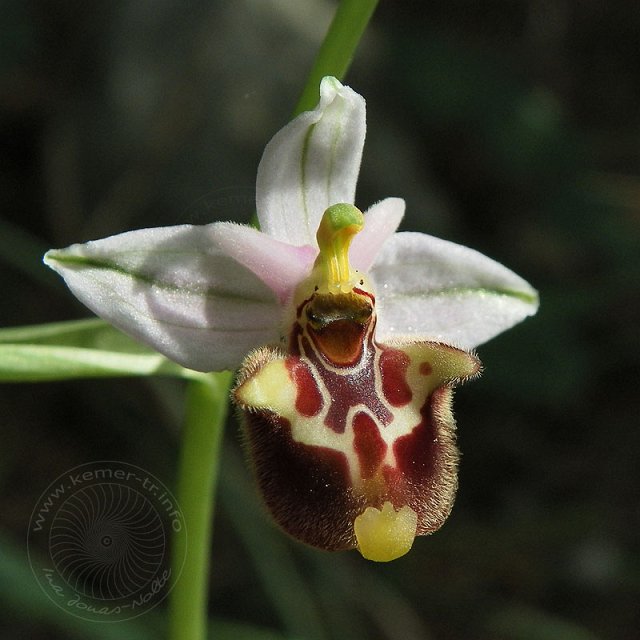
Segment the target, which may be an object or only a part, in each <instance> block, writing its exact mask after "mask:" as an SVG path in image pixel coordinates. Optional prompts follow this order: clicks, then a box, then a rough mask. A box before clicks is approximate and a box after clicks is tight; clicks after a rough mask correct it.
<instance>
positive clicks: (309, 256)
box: [212, 222, 318, 304]
mask: <svg viewBox="0 0 640 640" xmlns="http://www.w3.org/2000/svg"><path fill="white" fill-rule="evenodd" d="M212 237H213V239H214V240H215V242H216V244H217V246H219V247H220V248H221V249H223V250H224V252H225V253H226V254H227V255H229V256H231V257H232V258H234V259H235V260H236V261H237V262H239V263H240V264H242V265H244V266H245V267H247V269H250V270H251V271H252V272H253V273H254V274H255V275H256V276H258V278H260V280H262V282H264V283H265V284H266V285H267V286H268V287H269V288H270V289H271V290H272V291H273V292H274V293H275V294H276V295H277V296H278V299H279V300H280V302H281V303H283V304H284V303H285V302H286V301H287V300H288V299H289V296H290V295H291V293H292V292H293V290H294V289H295V287H296V286H297V285H298V283H299V282H300V281H301V280H303V279H304V278H306V276H307V275H308V274H309V272H310V271H311V267H312V266H313V261H314V260H315V258H316V255H317V254H318V250H317V249H316V248H314V247H311V246H308V245H307V246H304V247H294V246H293V245H290V244H287V243H286V242H281V241H280V240H276V239H275V238H272V237H271V236H268V235H267V234H266V233H262V232H261V231H258V230H257V229H253V228H251V227H247V226H245V225H239V224H233V223H232V222H219V223H216V224H214V225H212Z"/></svg>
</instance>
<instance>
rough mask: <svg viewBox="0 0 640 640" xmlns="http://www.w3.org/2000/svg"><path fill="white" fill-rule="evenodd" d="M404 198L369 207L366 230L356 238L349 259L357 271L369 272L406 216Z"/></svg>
mask: <svg viewBox="0 0 640 640" xmlns="http://www.w3.org/2000/svg"><path fill="white" fill-rule="evenodd" d="M404 209H405V203H404V200H403V199H402V198H386V199H385V200H381V201H380V202H377V203H376V204H374V205H373V206H372V207H369V209H367V211H366V212H365V214H364V228H363V229H362V231H361V232H360V233H358V234H357V235H356V236H354V238H353V240H352V242H351V249H350V252H349V257H350V258H351V262H352V264H353V266H354V267H355V268H356V269H359V270H360V271H369V269H370V268H371V265H372V264H373V262H374V261H375V259H376V256H377V255H378V252H379V251H380V248H381V247H382V245H383V244H384V242H385V240H387V238H390V237H391V236H392V235H393V234H394V233H395V232H396V229H397V228H398V227H399V226H400V222H401V221H402V218H403V216H404Z"/></svg>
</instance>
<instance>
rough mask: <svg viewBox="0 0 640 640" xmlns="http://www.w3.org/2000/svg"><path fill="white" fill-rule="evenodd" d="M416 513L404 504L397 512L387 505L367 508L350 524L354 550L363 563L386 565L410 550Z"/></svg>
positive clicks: (415, 526)
mask: <svg viewBox="0 0 640 640" xmlns="http://www.w3.org/2000/svg"><path fill="white" fill-rule="evenodd" d="M417 525H418V514H417V513H416V512H415V511H414V510H413V509H412V508H411V507H409V506H408V505H405V506H403V507H401V508H400V509H399V510H398V511H396V510H395V509H394V508H393V505H392V504H391V503H390V502H385V503H384V504H383V505H382V509H376V508H375V507H367V508H366V509H365V510H364V511H363V512H362V513H361V514H360V515H359V516H358V517H357V518H356V519H355V520H354V522H353V528H354V531H355V534H356V539H357V541H358V550H359V551H360V553H361V554H362V555H363V557H364V558H366V559H367V560H373V561H374V562H389V561H390V560H395V559H396V558H400V557H401V556H403V555H404V554H405V553H407V552H408V551H409V549H411V545H412V544H413V540H414V539H415V537H416V528H417Z"/></svg>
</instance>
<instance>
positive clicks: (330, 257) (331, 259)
mask: <svg viewBox="0 0 640 640" xmlns="http://www.w3.org/2000/svg"><path fill="white" fill-rule="evenodd" d="M363 226H364V216H363V215H362V212H361V211H360V210H359V209H358V208H357V207H354V206H353V205H352V204H345V203H341V204H334V205H332V206H331V207H329V208H328V209H327V210H326V211H325V212H324V214H323V216H322V220H321V221H320V226H319V227H318V233H317V234H316V239H317V240H318V247H319V248H320V254H319V255H318V258H317V261H316V266H322V267H324V275H325V280H326V286H327V288H328V289H329V291H330V292H332V293H334V292H342V293H348V292H349V291H351V289H352V288H353V278H354V272H353V271H352V269H351V265H350V263H349V245H350V244H351V240H352V238H353V236H355V235H356V233H358V232H360V231H361V230H362V227H363Z"/></svg>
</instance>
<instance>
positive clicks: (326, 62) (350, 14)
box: [293, 0, 378, 116]
mask: <svg viewBox="0 0 640 640" xmlns="http://www.w3.org/2000/svg"><path fill="white" fill-rule="evenodd" d="M377 4H378V0H342V2H341V3H340V4H339V6H338V9H337V10H336V14H335V16H334V17H333V20H332V22H331V25H330V26H329V30H328V31H327V35H326V36H325V38H324V41H323V43H322V46H321V47H320V50H319V51H318V55H317V56H316V60H315V62H314V64H313V67H312V68H311V72H310V73H309V77H308V78H307V82H306V84H305V87H304V89H303V91H302V95H301V96H300V100H299V101H298V104H297V105H296V108H295V111H294V112H293V115H294V116H297V115H298V114H300V113H302V112H303V111H309V110H310V109H313V108H314V107H315V106H316V104H318V100H319V98H320V93H319V90H318V89H319V87H320V80H322V78H324V77H325V76H334V77H335V78H338V80H342V79H343V78H344V76H345V74H346V73H347V70H348V69H349V66H350V65H351V60H352V59H353V54H354V53H355V50H356V47H357V46H358V43H359V42H360V39H361V38H362V34H363V33H364V30H365V29H366V28H367V25H368V24H369V20H371V16H372V15H373V12H374V11H375V8H376V6H377Z"/></svg>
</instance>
